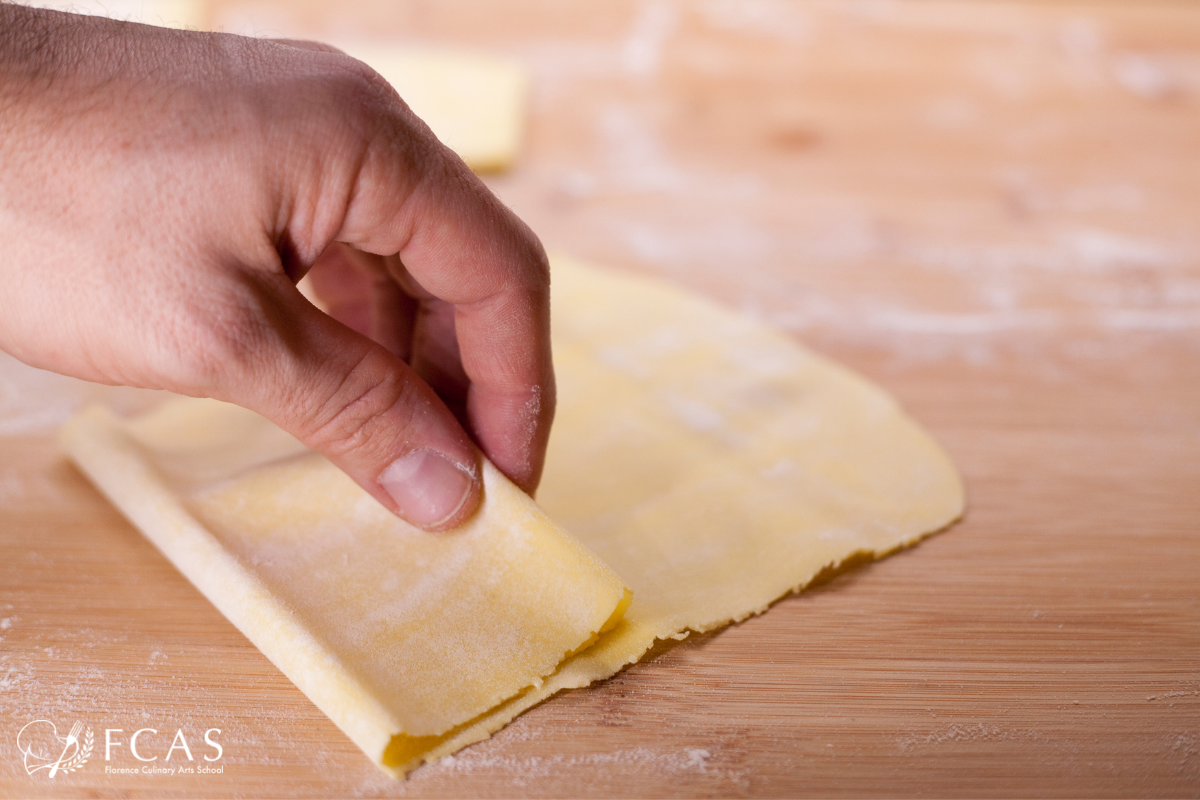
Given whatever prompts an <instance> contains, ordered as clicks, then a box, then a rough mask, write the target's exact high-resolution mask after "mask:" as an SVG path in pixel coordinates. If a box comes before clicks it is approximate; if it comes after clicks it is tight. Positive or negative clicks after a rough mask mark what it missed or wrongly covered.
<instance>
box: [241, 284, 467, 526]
mask: <svg viewBox="0 0 1200 800" xmlns="http://www.w3.org/2000/svg"><path fill="white" fill-rule="evenodd" d="M280 278H281V280H283V282H284V284H285V285H284V286H283V287H279V289H278V290H276V291H270V290H268V294H270V295H274V297H272V298H271V300H272V302H270V303H267V304H264V305H265V306H266V307H268V308H271V309H272V310H273V312H274V313H270V314H269V316H272V317H275V319H272V320H269V324H268V329H269V330H270V331H271V333H270V335H267V336H261V337H256V338H257V339H258V345H259V346H256V348H255V352H254V353H253V355H252V357H251V358H250V359H249V361H251V362H253V365H254V369H253V370H252V371H249V372H246V373H243V375H242V378H241V379H240V380H239V379H237V377H236V376H237V375H238V371H236V370H234V371H232V373H231V377H232V378H233V379H234V380H235V381H236V385H227V386H225V387H224V392H223V393H224V394H225V395H226V399H229V400H231V401H233V402H235V403H237V404H238V405H242V406H245V407H246V408H250V409H252V410H254V411H257V412H258V413H260V414H262V415H263V416H265V417H266V418H267V419H269V420H271V421H272V422H274V423H275V424H276V425H278V426H279V427H281V428H283V429H284V430H286V431H288V432H289V433H291V434H292V435H293V436H296V437H297V438H298V439H300V441H302V442H303V443H304V444H305V445H307V446H308V447H310V448H312V449H313V450H316V451H318V452H320V453H322V454H323V455H325V456H326V457H327V458H329V460H330V461H332V462H333V463H334V464H336V465H337V466H338V467H339V468H341V469H342V470H343V471H345V472H346V474H348V475H349V476H350V477H351V478H353V479H354V481H355V482H357V483H358V485H359V486H361V487H362V488H364V489H366V490H367V491H368V492H369V493H370V494H371V495H372V496H373V497H375V498H376V499H377V500H379V502H381V503H382V504H383V505H384V506H385V507H387V508H388V509H390V510H391V511H392V512H393V513H394V514H396V515H398V516H400V517H401V518H403V519H405V520H407V521H408V522H410V523H412V524H413V525H416V526H417V527H420V528H424V529H425V530H429V531H440V530H447V529H449V528H453V527H455V526H457V525H458V524H460V523H461V522H463V521H464V520H466V519H467V518H468V517H469V516H470V515H471V514H472V513H473V512H474V511H475V508H476V507H477V506H478V505H479V500H480V496H481V491H482V490H481V484H480V479H479V475H480V470H479V455H478V451H477V450H476V449H475V447H474V445H473V444H472V443H471V440H470V438H469V437H468V436H467V434H466V432H464V431H463V429H462V426H461V425H459V423H458V421H457V420H456V419H455V418H454V415H453V414H452V413H451V412H450V410H449V409H448V408H446V405H445V404H444V403H443V402H442V401H441V399H440V398H439V397H438V396H437V394H436V393H435V392H434V391H433V389H431V388H430V387H429V385H428V384H427V383H426V382H425V381H424V380H422V379H421V377H420V376H418V375H417V374H416V373H415V372H414V371H413V370H412V369H411V368H410V367H409V366H408V365H407V364H405V363H404V362H403V361H401V360H400V359H399V358H397V357H395V356H394V355H392V354H391V353H390V352H388V351H387V350H386V349H385V348H383V347H381V346H380V345H378V344H376V343H375V342H373V341H371V340H370V339H368V338H367V337H365V336H362V335H361V334H359V333H356V332H355V331H353V330H351V329H350V328H348V327H346V326H344V325H343V324H341V323H340V322H338V321H337V320H335V319H333V318H332V317H330V316H328V315H326V314H325V313H324V312H322V311H320V310H319V309H317V308H316V307H314V306H313V305H312V304H311V303H309V302H308V300H306V299H305V298H304V297H303V296H302V295H301V294H300V292H299V291H298V290H297V289H296V288H295V287H294V286H293V285H292V284H291V283H290V282H287V281H286V279H285V278H282V276H280Z"/></svg>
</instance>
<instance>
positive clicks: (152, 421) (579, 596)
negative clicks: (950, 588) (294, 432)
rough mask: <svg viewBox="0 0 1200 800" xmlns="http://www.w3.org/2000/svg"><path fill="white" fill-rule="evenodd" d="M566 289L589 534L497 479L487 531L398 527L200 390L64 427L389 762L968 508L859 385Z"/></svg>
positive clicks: (762, 340)
mask: <svg viewBox="0 0 1200 800" xmlns="http://www.w3.org/2000/svg"><path fill="white" fill-rule="evenodd" d="M552 276H553V290H552V291H553V303H554V306H553V309H554V317H553V319H554V322H553V325H554V354H555V362H556V369H557V373H558V382H559V407H558V417H557V421H556V425H555V430H554V433H553V436H552V439H551V445H550V453H549V458H548V463H547V467H546V472H545V478H544V480H543V485H542V488H541V490H540V493H539V500H540V502H541V504H542V506H543V507H544V508H545V509H546V511H547V512H548V513H549V515H550V516H551V517H553V518H554V519H556V520H558V521H559V522H560V523H561V524H562V525H563V526H564V527H565V528H566V529H567V530H569V531H571V533H572V534H573V535H574V536H575V537H577V538H578V540H579V542H582V546H581V545H580V544H578V543H577V542H576V541H575V540H573V539H570V538H569V537H566V536H565V535H563V534H562V533H561V532H560V531H558V529H557V528H555V527H554V526H553V525H552V524H551V523H550V522H549V520H548V519H547V518H546V516H545V515H543V514H542V513H541V512H540V511H539V510H538V509H537V507H536V506H533V504H532V503H530V502H528V499H527V498H524V495H521V493H520V492H519V491H518V490H517V489H515V488H514V487H512V486H511V485H509V484H507V482H505V481H503V478H502V476H499V475H498V473H496V472H495V471H494V470H492V469H490V468H489V471H488V472H487V475H486V481H487V500H486V501H485V502H486V503H487V505H486V506H485V508H484V511H483V513H482V514H480V515H477V517H476V518H474V520H473V521H472V523H471V524H470V525H468V528H470V530H464V531H460V532H458V533H455V534H452V535H451V536H449V537H445V536H442V537H438V536H430V535H429V534H424V533H421V532H419V531H416V530H415V529H407V528H406V526H403V523H399V522H398V521H397V520H394V519H392V518H391V517H390V516H389V515H388V514H387V513H386V512H385V511H384V510H383V509H382V508H380V507H379V506H378V505H377V504H375V502H374V501H373V500H371V499H370V498H369V496H367V495H366V494H365V493H364V492H362V491H361V490H360V489H358V487H357V486H355V485H354V484H353V483H352V482H350V481H349V479H346V478H345V477H344V476H342V475H341V474H340V473H339V472H338V471H337V470H336V469H334V468H333V467H332V466H331V465H330V464H328V462H326V461H324V460H323V459H322V458H321V457H319V456H316V455H314V454H311V453H308V452H307V451H305V450H304V449H303V448H302V447H300V446H299V444H298V443H296V442H295V440H293V439H291V437H288V436H286V435H285V434H282V433H281V432H279V431H278V430H277V429H275V428H273V427H272V426H270V425H269V424H267V423H265V422H263V421H262V420H260V419H259V418H257V417H255V416H254V415H253V414H250V413H249V412H245V411H243V410H241V409H237V408H234V407H231V406H225V405H222V404H218V403H213V402H211V401H199V400H179V401H175V402H172V403H171V404H169V405H167V406H165V407H164V408H163V409H160V410H159V411H157V412H154V413H152V414H151V415H150V416H148V417H144V418H141V419H138V420H135V421H133V422H130V423H123V422H120V421H117V420H115V419H114V418H112V417H111V415H107V414H105V413H104V412H101V411H91V412H88V413H86V414H85V415H83V416H82V417H80V418H79V419H77V420H76V421H75V422H73V423H71V425H69V426H68V428H67V429H66V431H65V434H64V441H65V443H66V445H67V447H68V450H69V451H70V452H71V454H72V456H73V457H74V458H75V459H76V460H77V461H78V462H79V463H80V464H81V465H82V466H83V468H84V469H85V471H87V472H88V474H89V475H90V476H91V477H92V478H93V480H95V481H96V482H97V484H98V485H100V486H101V488H103V489H104V490H105V492H106V493H107V494H108V495H109V496H110V498H112V499H113V501H114V502H115V503H116V504H117V505H118V506H119V507H120V508H122V510H123V511H124V512H125V513H126V514H127V515H128V516H129V517H130V519H132V520H133V521H134V522H135V523H136V524H137V525H138V526H139V527H140V528H141V529H142V530H143V531H144V532H145V533H146V534H147V536H149V537H150V538H151V539H152V540H153V541H154V542H155V543H156V544H158V546H159V547H160V548H161V549H162V550H163V551H164V552H165V553H166V554H167V555H168V557H170V558H171V559H172V561H173V562H174V563H175V564H176V566H178V567H179V568H180V569H181V571H183V572H184V574H186V575H187V576H188V577H189V578H190V579H191V580H192V581H193V582H194V583H196V585H197V586H198V587H200V588H201V590H202V591H204V592H205V594H206V595H207V596H208V597H209V598H210V599H211V600H213V602H214V603H215V604H216V605H217V606H218V608H220V609H221V610H222V612H224V613H225V614H226V616H228V617H229V618H230V619H231V620H233V621H234V623H235V624H236V625H237V626H238V627H239V628H240V629H241V630H242V631H243V632H245V633H246V634H247V636H249V637H250V639H251V640H252V641H254V642H255V644H257V645H258V646H259V647H260V648H261V649H262V650H263V652H264V653H266V654H267V655H268V657H270V658H271V659H272V660H273V661H274V662H275V663H276V664H278V665H279V666H280V667H281V669H283V671H284V672H285V674H287V675H288V677H290V678H291V679H292V680H293V681H294V682H295V683H296V684H297V686H299V687H300V688H301V689H302V690H303V691H304V692H305V693H306V694H308V695H309V697H311V698H312V699H313V700H314V702H316V703H317V705H318V706H319V707H320V708H321V709H322V710H324V711H325V712H326V713H327V714H329V716H330V717H331V718H332V719H334V721H335V722H337V723H338V724H339V725H340V726H341V727H342V729H343V730H345V731H346V732H347V734H348V735H350V737H351V738H352V739H354V741H355V742H356V743H358V744H359V746H360V747H362V748H363V749H364V751H366V752H367V754H368V755H370V756H371V757H372V758H373V759H374V760H375V761H376V763H379V764H380V765H381V766H384V767H385V768H387V769H390V770H391V771H393V772H394V773H396V774H403V773H405V772H406V771H408V770H409V769H411V768H413V767H414V766H416V765H417V764H419V763H421V762H422V761H430V760H433V759H436V758H440V757H441V756H444V755H447V754H450V753H453V752H455V751H456V750H458V749H461V748H462V747H464V746H466V745H468V744H471V743H473V742H477V741H480V740H481V739H484V738H486V737H487V736H488V735H490V734H491V733H492V732H493V731H495V730H497V729H498V728H500V727H502V726H503V725H505V724H506V723H507V722H509V721H510V720H512V719H513V718H514V717H516V716H517V715H518V714H520V713H521V712H522V711H524V710H526V709H528V708H530V707H532V706H533V705H535V704H537V703H539V702H542V701H543V700H545V699H547V698H548V697H550V696H552V695H553V694H555V693H556V692H559V691H562V690H564V689H570V688H577V687H581V686H586V685H587V684H589V683H591V682H592V681H595V680H599V679H602V678H606V677H608V676H610V675H612V674H613V673H615V672H617V671H618V670H620V669H621V668H623V667H624V666H626V665H627V664H630V663H632V662H634V661H636V660H637V659H638V658H640V657H641V656H642V655H643V654H644V653H645V652H646V651H647V650H648V649H649V648H650V647H651V646H652V645H653V644H654V642H655V641H656V640H659V639H666V638H682V637H684V636H686V635H687V634H688V632H689V631H697V632H703V631H710V630H713V629H716V628H719V627H721V626H723V625H726V624H728V623H730V622H733V621H738V620H742V619H745V618H746V617H748V616H750V615H752V614H757V613H762V612H763V611H765V610H766V609H767V607H768V606H769V605H770V604H771V603H772V602H774V601H776V600H778V599H779V598H780V597H782V596H784V595H786V594H788V593H789V592H794V591H798V590H800V589H802V588H803V587H805V586H806V585H808V584H809V583H810V582H811V581H812V580H813V579H814V578H815V577H817V576H818V575H820V574H821V573H822V572H824V571H826V570H829V569H833V568H837V567H839V566H841V565H846V564H854V563H858V562H860V561H865V560H870V559H874V558H878V557H881V556H884V555H887V554H888V553H891V552H894V551H895V550H897V549H899V548H902V547H906V546H909V545H912V544H914V543H915V542H917V541H918V540H919V539H921V538H922V537H923V536H926V535H928V534H930V533H932V532H934V531H937V530H939V529H941V528H943V527H945V526H946V525H948V524H950V523H951V522H953V521H954V520H955V519H957V518H958V517H959V515H960V514H961V513H962V509H963V502H964V497H963V488H962V484H961V481H960V480H959V477H958V474H957V472H956V471H955V469H954V467H953V465H952V464H951V463H950V461H949V459H948V458H947V457H946V455H945V454H944V453H943V452H942V450H941V449H940V448H939V447H938V446H937V445H936V444H935V443H934V442H933V441H932V440H931V439H930V438H929V437H928V436H927V435H926V434H925V433H924V432H923V431H922V430H921V429H920V428H919V427H918V426H917V425H916V424H915V423H914V422H913V421H912V420H911V419H909V418H908V417H907V416H906V415H905V414H904V413H903V411H901V409H900V408H899V406H898V405H897V404H896V403H895V401H894V400H892V399H891V398H890V397H889V396H888V395H887V394H885V393H884V392H883V391H881V390H880V389H878V388H877V387H875V386H873V385H872V384H870V383H869V382H867V381H865V380H864V379H862V378H860V377H858V376H857V375H854V374H853V373H851V372H850V371H848V370H846V369H844V368H842V367H839V366H837V365H836V364H834V363H832V362H830V361H828V360H827V359H824V358H821V357H819V356H816V355H814V354H812V353H810V352H809V351H807V350H805V349H804V348H802V347H800V346H799V345H797V344H796V343H795V342H794V341H792V340H791V339H789V338H787V337H785V336H783V335H780V334H778V333H775V332H774V331H772V330H770V329H768V328H766V327H765V326H763V325H762V324H760V323H758V322H756V321H754V320H752V319H749V318H747V317H744V316H741V315H739V314H736V313H734V312H731V311H729V310H726V309H724V308H721V307H720V306H717V305H716V304H714V303H711V302H709V301H707V300H705V299H703V298H700V297H697V296H694V295H692V294H689V293H687V292H684V291H682V290H679V289H677V288H674V287H672V286H669V285H667V284H664V283H661V282H659V281H656V280H651V279H648V278H642V277H635V276H632V275H621V274H618V273H615V272H611V271H604V270H598V269H595V268H591V267H587V266H584V265H582V264H579V263H577V262H574V261H572V260H570V259H567V258H563V257H556V258H554V259H553V263H552ZM514 493H515V494H514ZM522 498H524V501H523V502H522ZM480 520H485V521H487V522H486V524H481V522H480ZM483 527H486V528H488V530H489V531H491V533H488V532H485V531H482V530H480V528H483ZM447 542H448V543H449V544H446V543H447ZM585 547H586V549H585ZM601 562H603V563H601ZM604 563H606V564H607V565H608V566H609V567H611V571H610V570H609V569H608V568H607V567H605V566H604ZM389 565H390V566H389ZM614 573H615V574H614ZM617 575H619V576H620V578H619V579H618V578H617V577H616V576H617ZM347 576H350V577H349V579H348V578H347ZM626 585H627V586H628V587H629V588H630V589H632V590H633V599H632V603H630V604H629V605H628V608H627V609H624V606H623V603H624V602H626V601H627V595H626V594H625V591H626V590H625V586H626ZM231 589H232V591H230V590H231ZM622 610H624V614H623V616H621V613H620V612H621V611H622ZM485 620H486V623H487V624H486V625H482V622H483V621H485ZM606 626H607V627H606ZM601 629H605V630H607V632H605V633H602V634H601V635H600V636H599V638H598V641H596V642H595V643H594V644H593V645H592V646H591V647H588V648H587V649H585V650H583V651H582V652H579V653H577V654H575V655H572V656H569V657H567V658H566V659H565V660H564V658H563V656H564V654H565V653H568V652H573V651H575V650H576V648H578V647H579V646H582V645H584V644H586V643H588V642H589V641H591V634H592V633H593V632H596V631H600V630H601ZM485 630H486V633H485V632H484V631H485ZM381 652H386V653H387V658H386V659H383V658H380V657H379V656H380V653H381ZM484 652H488V653H492V654H493V655H492V656H489V657H487V658H485V657H483V656H482V654H483V653H484ZM506 659H507V660H506ZM560 662H561V663H560ZM452 670H459V671H461V673H462V674H464V675H467V676H468V680H465V681H459V680H449V679H447V678H446V676H447V675H448V674H451V672H450V671H452ZM454 674H458V673H454ZM542 676H545V677H544V679H542ZM398 734H399V735H398Z"/></svg>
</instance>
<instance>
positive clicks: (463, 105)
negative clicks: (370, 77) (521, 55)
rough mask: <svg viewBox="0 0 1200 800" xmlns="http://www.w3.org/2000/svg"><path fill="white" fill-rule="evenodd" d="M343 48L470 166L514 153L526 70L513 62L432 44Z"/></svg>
mask: <svg viewBox="0 0 1200 800" xmlns="http://www.w3.org/2000/svg"><path fill="white" fill-rule="evenodd" d="M345 49H346V52H348V53H349V54H350V55H352V56H354V57H355V58H357V59H360V60H362V61H364V62H366V63H367V64H369V65H370V66H371V67H372V68H373V69H374V70H375V71H376V72H378V73H379V74H380V75H382V76H383V78H384V79H385V80H386V81H387V82H388V83H390V84H391V85H392V86H393V87H394V88H395V89H396V91H397V92H399V93H400V96H401V97H402V98H404V101H405V102H406V103H408V106H409V108H411V109H412V110H413V113H415V114H416V115H417V116H418V117H420V118H421V119H422V120H424V121H425V124H427V125H428V126H429V127H430V128H431V129H432V130H433V132H434V133H435V134H436V135H437V137H438V139H440V140H441V141H442V143H443V144H445V145H446V146H447V147H449V148H450V149H451V150H453V151H454V152H455V153H457V154H458V156H459V158H461V159H462V160H463V161H465V162H466V163H467V166H469V167H470V168H471V169H473V170H475V171H476V172H493V171H496V170H502V169H505V168H507V167H508V166H509V165H510V164H511V163H512V162H513V161H514V160H515V159H516V157H517V152H518V151H519V150H520V147H521V135H522V133H523V131H524V121H525V98H526V95H527V94H528V88H529V75H528V73H527V72H526V70H525V69H524V68H523V67H522V66H521V65H520V64H518V63H517V62H515V61H510V60H508V59H504V58H498V57H496V56H487V55H482V54H479V53H470V52H461V51H456V50H443V49H436V48H416V47H402V46H394V47H387V46H383V45H347V46H346V48H345Z"/></svg>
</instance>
